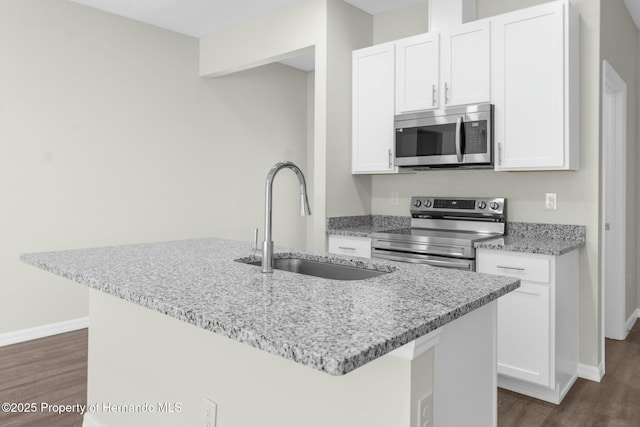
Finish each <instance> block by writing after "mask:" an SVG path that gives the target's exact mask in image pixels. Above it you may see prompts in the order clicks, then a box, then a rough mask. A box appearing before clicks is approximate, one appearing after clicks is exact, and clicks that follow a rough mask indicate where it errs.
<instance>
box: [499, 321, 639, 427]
mask: <svg viewBox="0 0 640 427" xmlns="http://www.w3.org/2000/svg"><path fill="white" fill-rule="evenodd" d="M605 363H606V369H605V370H606V373H605V376H604V378H603V379H602V382H600V383H596V382H593V381H588V380H583V379H580V378H578V380H577V381H576V383H575V384H574V386H573V387H572V388H571V390H570V391H569V393H567V396H566V397H565V398H564V400H563V401H562V404H561V405H553V404H551V403H546V402H543V401H540V400H537V399H532V398H530V397H526V396H522V395H520V394H517V393H512V392H510V391H506V390H502V389H500V390H499V391H498V426H499V427H516V426H517V427H520V426H526V427H536V426H576V427H578V426H579V427H596V426H597V427H614V426H615V427H640V320H638V321H637V322H636V324H635V325H634V327H633V328H632V330H631V332H630V333H629V336H628V337H627V339H626V340H625V341H616V340H609V339H607V340H606V344H605Z"/></svg>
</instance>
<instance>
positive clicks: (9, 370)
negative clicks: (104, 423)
mask: <svg viewBox="0 0 640 427" xmlns="http://www.w3.org/2000/svg"><path fill="white" fill-rule="evenodd" d="M87 335H88V334H87V330H86V329H83V330H79V331H74V332H68V333H66V334H60V335H55V336H51V337H47V338H41V339H38V340H33V341H28V342H24V343H19V344H14V345H10V346H6V347H0V404H3V403H5V402H10V403H11V402H13V403H23V404H24V403H35V404H36V405H37V409H38V410H37V411H36V412H33V413H24V412H22V413H7V412H5V411H4V410H0V427H9V426H11V427H15V426H33V427H36V426H37V427H45V426H46V427H63V426H64V427H72V426H73V427H75V426H77V427H80V426H82V416H81V415H80V414H77V413H76V414H67V415H58V414H56V413H49V412H48V411H44V412H43V411H40V409H41V404H42V403H43V402H44V403H48V404H50V405H55V404H65V405H67V404H68V405H73V404H84V405H86V402H87Z"/></svg>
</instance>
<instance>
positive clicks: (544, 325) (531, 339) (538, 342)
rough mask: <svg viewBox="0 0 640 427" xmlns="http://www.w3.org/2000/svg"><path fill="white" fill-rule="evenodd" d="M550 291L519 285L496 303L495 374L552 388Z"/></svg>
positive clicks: (538, 287) (524, 283) (530, 284)
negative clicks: (496, 364) (496, 351)
mask: <svg viewBox="0 0 640 427" xmlns="http://www.w3.org/2000/svg"><path fill="white" fill-rule="evenodd" d="M549 307H550V299H549V287H548V286H545V285H537V284H533V283H528V282H522V283H521V285H520V288H518V289H516V290H515V291H512V292H509V293H508V294H506V295H504V296H502V297H500V298H499V299H498V373H500V374H504V375H509V376H511V377H515V378H519V379H522V380H526V381H530V382H532V383H536V384H540V385H543V386H547V387H549V386H551V385H552V384H551V379H550V363H551V355H550V339H551V336H550V317H549V315H550V313H549Z"/></svg>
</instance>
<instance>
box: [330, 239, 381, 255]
mask: <svg viewBox="0 0 640 427" xmlns="http://www.w3.org/2000/svg"><path fill="white" fill-rule="evenodd" d="M329 252H330V253H332V254H338V255H351V256H358V257H363V258H371V239H370V238H368V237H351V236H331V235H330V236H329Z"/></svg>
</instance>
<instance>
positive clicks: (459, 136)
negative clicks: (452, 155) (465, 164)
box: [456, 116, 463, 163]
mask: <svg viewBox="0 0 640 427" xmlns="http://www.w3.org/2000/svg"><path fill="white" fill-rule="evenodd" d="M456 156H458V163H462V156H463V154H462V116H460V117H458V119H457V120H456Z"/></svg>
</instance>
